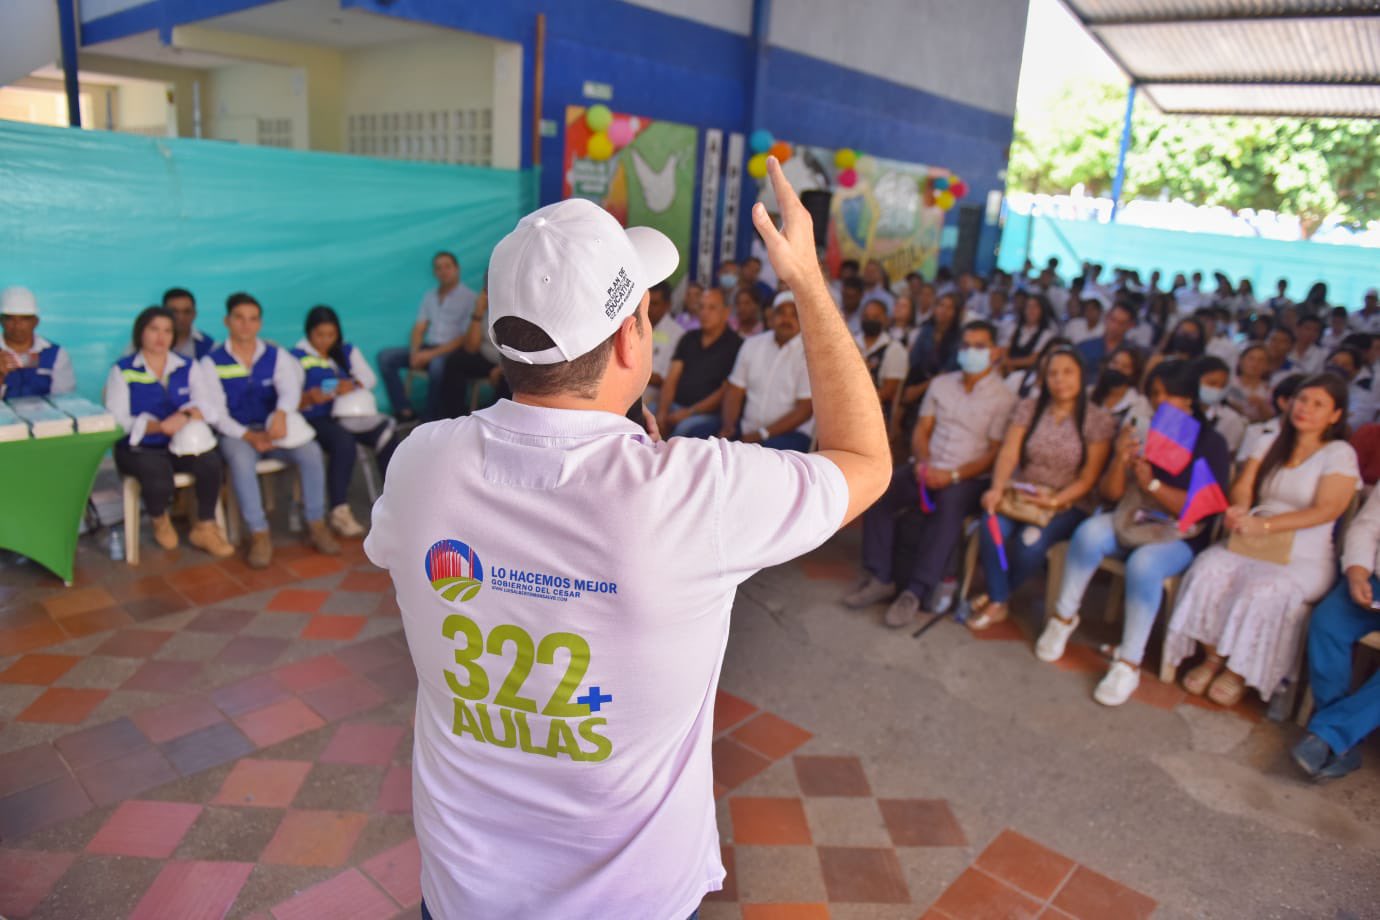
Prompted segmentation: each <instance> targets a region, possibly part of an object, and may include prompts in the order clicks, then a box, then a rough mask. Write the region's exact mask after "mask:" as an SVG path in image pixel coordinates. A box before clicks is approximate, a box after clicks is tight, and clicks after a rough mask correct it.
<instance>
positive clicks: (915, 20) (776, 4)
mask: <svg viewBox="0 0 1380 920" xmlns="http://www.w3.org/2000/svg"><path fill="white" fill-rule="evenodd" d="M662 2H665V3H668V4H678V3H688V2H690V0H662ZM715 2H716V3H727V2H728V0H715ZM1028 3H1029V0H978V2H966V3H965V2H962V0H868V2H866V3H865V4H849V3H840V2H838V0H772V11H771V34H770V40H771V44H773V45H777V46H779V47H782V48H787V49H789V50H791V51H798V52H800V53H801V54H808V55H810V56H811V57H817V58H821V59H823V60H826V61H829V62H831V63H834V64H839V65H842V66H844V67H849V68H852V69H854V70H861V71H863V72H864V73H868V74H872V75H873V76H878V77H883V78H885V79H888V80H891V81H893V82H896V83H900V84H902V85H903V86H909V87H911V88H912V89H919V90H925V91H927V92H931V93H935V94H936V95H940V96H945V97H947V98H950V99H956V100H958V101H959V102H965V103H967V104H969V105H973V106H977V107H979V108H983V109H987V110H989V111H993V112H999V113H1001V114H1003V115H1012V114H1014V112H1015V111H1016V84H1017V81H1018V79H1019V76H1020V70H1021V51H1022V48H1023V46H1024V39H1025V22H1026V7H1027V5H1028ZM747 5H748V6H749V8H750V7H751V3H750V2H748V4H747Z"/></svg>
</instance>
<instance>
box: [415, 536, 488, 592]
mask: <svg viewBox="0 0 1380 920" xmlns="http://www.w3.org/2000/svg"><path fill="white" fill-rule="evenodd" d="M423 565H424V566H425V568H426V577H427V580H428V581H430V582H431V587H432V588H433V589H434V590H435V591H436V593H437V594H440V595H441V596H442V597H444V598H445V599H446V600H448V601H461V602H463V601H472V600H474V598H475V595H477V594H478V593H479V589H480V588H482V587H483V586H484V564H483V563H482V562H480V561H479V557H478V556H477V555H475V552H474V550H472V549H470V548H469V547H468V546H466V545H465V544H463V543H461V542H460V541H459V540H438V541H436V542H435V543H433V544H431V549H429V550H427V551H426V556H425V558H424V559H423Z"/></svg>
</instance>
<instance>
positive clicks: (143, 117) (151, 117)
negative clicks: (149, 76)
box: [114, 80, 176, 136]
mask: <svg viewBox="0 0 1380 920" xmlns="http://www.w3.org/2000/svg"><path fill="white" fill-rule="evenodd" d="M117 86H118V91H117V92H116V95H115V113H114V115H115V117H114V121H115V129H116V130H117V131H137V132H139V133H140V134H147V135H160V134H167V133H169V129H170V128H173V129H174V130H173V131H172V134H173V135H174V136H175V135H176V130H175V126H176V110H175V109H174V108H173V106H172V103H171V102H170V101H169V100H168V87H166V86H164V85H163V84H161V83H144V82H142V81H133V80H131V81H129V82H125V83H119V84H117Z"/></svg>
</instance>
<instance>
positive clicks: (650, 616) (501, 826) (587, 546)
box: [365, 159, 890, 920]
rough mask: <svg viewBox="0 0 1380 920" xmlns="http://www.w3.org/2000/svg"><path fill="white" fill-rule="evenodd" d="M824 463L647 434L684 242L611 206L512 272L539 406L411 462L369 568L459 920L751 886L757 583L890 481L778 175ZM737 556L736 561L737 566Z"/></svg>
mask: <svg viewBox="0 0 1380 920" xmlns="http://www.w3.org/2000/svg"><path fill="white" fill-rule="evenodd" d="M768 170H769V173H770V175H771V179H772V182H773V184H774V185H775V188H776V197H777V201H778V202H780V203H781V208H782V214H783V216H784V221H785V223H784V227H783V229H782V230H781V231H778V230H777V229H776V228H775V227H774V226H773V225H772V223H771V220H770V218H769V217H768V216H767V213H766V209H765V208H764V207H763V206H762V205H760V204H759V205H757V206H756V207H755V208H754V210H753V221H754V224H755V225H756V228H757V230H758V232H759V233H761V234H762V236H763V238H764V239H765V240H766V243H767V251H768V253H769V255H770V258H771V261H772V264H773V266H774V267H775V269H776V271H777V274H778V275H779V276H780V278H781V279H782V280H783V281H784V282H785V283H786V284H787V285H788V286H789V287H790V288H791V289H792V290H793V291H795V293H796V295H797V299H798V305H799V312H800V320H801V327H802V329H803V332H802V338H803V340H804V349H805V356H806V361H807V363H808V366H809V372H810V378H811V381H812V382H813V384H814V392H815V394H816V395H815V402H814V405H815V413H816V421H817V426H818V430H819V446H820V451H819V452H818V453H814V454H802V453H796V452H794V451H776V450H764V449H763V448H761V447H760V446H758V445H755V444H741V443H735V442H730V441H725V440H720V439H717V438H710V439H706V440H692V439H688V438H679V439H672V440H670V441H662V442H659V441H657V440H656V439H655V438H654V437H653V436H650V435H648V433H647V432H646V431H644V430H643V429H642V428H640V427H639V426H637V425H636V424H634V423H632V422H630V421H628V420H627V419H626V418H625V417H624V412H625V410H626V409H627V407H628V406H629V405H632V404H633V403H634V402H635V401H636V400H638V399H639V398H640V397H641V395H642V393H643V391H644V390H645V389H646V386H647V381H648V378H649V377H650V376H651V367H652V326H651V322H650V320H649V318H648V316H647V295H646V291H647V289H648V288H649V287H650V286H651V285H653V284H655V283H656V282H658V281H661V280H663V279H664V278H666V277H667V276H668V275H669V274H670V273H671V272H672V271H673V270H674V268H675V265H676V261H677V255H676V250H675V247H674V245H673V244H672V243H671V242H670V240H668V239H666V237H664V236H662V235H661V234H660V233H658V232H656V231H654V230H651V229H648V228H644V227H637V228H632V229H629V230H624V229H623V228H622V227H620V226H619V225H618V223H617V221H616V220H614V218H613V217H612V216H611V215H609V214H608V213H607V212H605V211H603V210H601V209H600V208H598V207H597V206H596V205H594V204H592V203H590V202H587V201H582V200H571V201H564V202H560V203H558V204H554V205H550V206H548V207H546V208H542V209H541V210H539V211H537V212H535V213H533V214H530V215H528V216H527V217H525V218H523V220H522V221H520V222H519V223H518V226H517V228H516V229H514V230H513V232H512V233H510V234H509V235H508V236H507V237H505V238H504V239H503V240H502V241H501V242H500V243H499V244H498V246H497V247H496V248H495V249H494V252H493V257H492V259H491V261H490V265H489V303H490V312H489V330H490V335H491V336H492V337H493V339H494V342H495V344H497V345H498V347H499V350H500V352H501V353H502V362H503V370H504V374H505V375H506V377H507V379H508V381H509V382H510V383H511V384H512V388H513V391H514V398H513V401H511V402H510V401H508V400H502V401H500V402H499V403H498V404H496V405H495V406H493V407H491V408H489V409H486V410H484V411H482V412H478V413H475V414H474V415H471V416H469V417H467V418H462V419H456V420H449V421H441V422H436V423H433V424H430V425H424V426H422V427H421V428H418V429H417V430H415V431H414V432H413V433H412V435H411V436H410V437H409V438H408V439H407V440H406V441H404V442H403V444H402V446H401V447H399V449H398V451H397V453H396V454H395V455H394V457H393V460H392V462H391V463H390V464H389V467H388V478H387V483H386V485H385V488H384V492H383V496H382V497H381V498H380V499H379V501H378V502H377V504H376V505H375V506H374V515H373V529H372V530H371V532H370V534H369V538H368V540H367V541H366V542H365V550H366V552H367V553H368V554H369V558H370V559H371V560H373V561H374V563H375V564H377V565H379V566H382V567H384V568H387V569H388V570H389V572H390V573H391V575H392V578H393V584H394V586H395V588H396V590H397V595H398V604H399V607H400V608H401V610H402V618H403V626H404V629H405V631H406V634H407V642H408V646H409V648H410V649H411V652H412V658H413V662H414V663H415V665H416V667H417V674H418V691H417V713H416V741H415V748H414V755H413V818H414V822H415V824H416V828H417V837H418V840H419V842H420V845H421V852H422V879H421V882H422V893H423V895H424V897H425V905H426V907H427V908H428V909H429V911H430V915H431V916H434V917H436V918H438V920H468V918H489V917H561V918H563V920H580V918H600V920H603V918H624V917H628V918H631V917H636V918H639V920H641V918H646V920H684V918H686V917H689V916H691V915H692V914H693V913H694V912H695V911H696V910H697V907H698V905H699V903H700V899H701V898H702V897H703V896H704V895H705V894H706V893H708V892H711V891H715V890H717V889H718V888H720V887H721V885H722V881H723V877H724V870H723V866H722V865H721V863H720V858H719V841H718V833H717V831H716V828H715V819H714V801H713V777H712V767H711V763H710V756H709V751H710V742H711V738H712V734H713V717H714V713H713V705H714V696H715V691H716V687H717V685H718V680H719V668H720V666H721V663H722V660H723V652H724V646H725V644H726V642H727V641H728V628H729V613H730V611H731V609H732V606H733V597H734V591H735V589H736V588H737V586H738V585H739V584H740V583H741V582H743V581H744V580H746V579H747V578H749V577H751V576H752V575H753V574H754V573H755V572H756V571H758V570H759V569H761V568H763V567H765V566H770V565H776V564H779V563H782V562H785V561H786V560H788V559H791V558H793V557H795V556H797V555H799V554H801V553H804V552H807V551H808V550H810V549H812V548H813V547H815V546H818V545H819V544H820V543H822V542H823V541H824V540H826V539H828V538H829V537H830V536H831V535H832V534H833V533H834V532H835V531H836V530H837V529H838V528H839V527H841V526H843V525H844V524H845V523H846V522H847V521H849V520H851V519H853V518H854V517H856V516H857V515H858V514H860V513H861V512H862V511H863V509H865V508H866V507H867V506H868V505H870V504H871V503H872V502H873V501H874V500H875V499H876V498H877V497H878V496H879V495H880V494H881V493H882V490H883V489H884V488H885V486H886V483H887V479H888V476H889V472H890V471H889V459H888V452H887V441H886V433H885V430H884V428H883V425H882V419H881V412H880V411H879V408H878V405H877V402H876V398H875V396H874V395H873V391H872V387H871V383H870V381H869V380H868V377H867V372H866V370H865V369H864V367H863V363H862V358H861V356H859V354H858V351H857V349H856V348H855V347H854V346H853V343H852V342H851V341H850V339H849V336H848V335H847V334H846V333H845V331H844V327H843V321H842V320H841V319H840V317H839V314H838V311H837V308H836V307H835V306H834V305H833V303H832V302H831V301H830V299H829V293H828V289H827V288H826V286H825V283H824V279H823V277H822V276H821V275H820V272H819V268H818V264H817V261H816V258H815V249H814V230H813V228H812V226H811V221H810V217H809V213H808V212H807V211H806V210H805V208H804V206H803V205H802V204H801V203H800V200H799V199H798V198H797V197H796V195H795V192H794V191H793V190H792V189H791V187H790V185H789V184H788V183H787V182H786V179H785V177H784V176H783V175H782V173H781V168H780V165H779V164H777V163H776V161H775V160H774V159H771V160H770V161H769V166H768ZM730 536H731V541H732V542H731V545H730V544H729V543H728V542H727V541H728V540H729V539H730Z"/></svg>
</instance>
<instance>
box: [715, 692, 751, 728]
mask: <svg viewBox="0 0 1380 920" xmlns="http://www.w3.org/2000/svg"><path fill="white" fill-rule="evenodd" d="M756 711H757V707H756V706H754V705H752V704H751V703H749V702H748V701H747V700H744V699H739V698H738V697H736V696H734V695H733V694H731V693H725V692H724V691H722V690H720V691H719V692H718V694H717V695H716V696H715V697H714V734H716V735H718V734H720V733H721V732H725V731H727V730H728V729H730V728H733V727H734V726H736V725H738V724H739V723H741V722H743V721H744V720H745V719H747V717H748V716H750V715H752V714H753V713H754V712H756Z"/></svg>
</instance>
